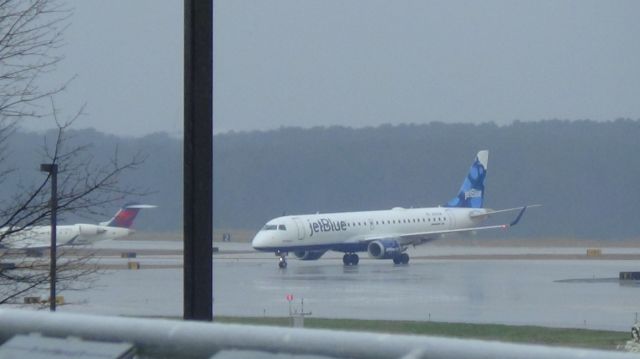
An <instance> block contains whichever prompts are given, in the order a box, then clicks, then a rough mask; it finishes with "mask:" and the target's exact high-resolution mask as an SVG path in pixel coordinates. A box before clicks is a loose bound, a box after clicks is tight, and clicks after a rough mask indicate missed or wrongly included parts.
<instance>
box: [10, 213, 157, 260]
mask: <svg viewBox="0 0 640 359" xmlns="http://www.w3.org/2000/svg"><path fill="white" fill-rule="evenodd" d="M155 207H156V206H152V205H148V204H125V205H124V206H123V207H122V208H120V210H118V212H117V213H116V214H115V215H114V216H113V218H111V219H110V220H108V221H106V222H101V223H99V224H85V223H78V224H71V225H58V226H56V244H57V245H58V246H70V245H82V244H90V243H93V242H97V241H102V240H106V239H116V238H121V237H126V236H128V235H129V234H131V233H133V232H134V230H133V229H131V226H132V225H133V220H134V219H135V218H136V216H137V215H138V212H139V211H140V210H141V209H144V208H155ZM8 230H9V228H6V227H5V228H0V235H1V234H2V233H6V232H7V231H8ZM50 246H51V226H33V227H28V228H24V229H21V230H20V231H18V232H16V233H11V234H8V235H6V236H5V237H4V238H3V239H2V241H1V242H0V248H19V249H27V250H38V249H47V248H49V247H50Z"/></svg>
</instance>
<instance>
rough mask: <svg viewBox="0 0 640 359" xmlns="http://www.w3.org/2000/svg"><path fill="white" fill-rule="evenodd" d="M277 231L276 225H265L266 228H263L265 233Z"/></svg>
mask: <svg viewBox="0 0 640 359" xmlns="http://www.w3.org/2000/svg"><path fill="white" fill-rule="evenodd" d="M276 229H278V226H277V225H275V224H265V226H264V227H262V230H263V231H275V230H276Z"/></svg>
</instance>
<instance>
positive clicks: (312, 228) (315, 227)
mask: <svg viewBox="0 0 640 359" xmlns="http://www.w3.org/2000/svg"><path fill="white" fill-rule="evenodd" d="M346 230H347V222H345V221H339V222H338V221H336V222H334V221H332V220H330V219H328V218H320V219H319V220H317V221H315V222H311V221H309V237H313V234H314V233H318V232H340V231H346Z"/></svg>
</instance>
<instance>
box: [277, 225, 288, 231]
mask: <svg viewBox="0 0 640 359" xmlns="http://www.w3.org/2000/svg"><path fill="white" fill-rule="evenodd" d="M278 229H279V230H281V231H286V230H287V227H285V225H284V224H281V225H279V226H278Z"/></svg>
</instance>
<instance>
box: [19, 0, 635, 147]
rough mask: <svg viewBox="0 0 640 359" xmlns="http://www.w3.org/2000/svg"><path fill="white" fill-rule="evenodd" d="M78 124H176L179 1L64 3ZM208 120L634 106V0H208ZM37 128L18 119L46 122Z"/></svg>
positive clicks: (148, 127)
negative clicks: (69, 20) (210, 103)
mask: <svg viewBox="0 0 640 359" xmlns="http://www.w3.org/2000/svg"><path fill="white" fill-rule="evenodd" d="M67 3H68V4H70V6H71V7H73V8H75V11H74V14H73V18H72V25H71V26H70V28H69V29H68V30H67V33H66V36H65V39H66V42H67V45H66V47H65V48H64V49H63V51H64V54H65V55H66V59H65V60H64V62H63V64H62V65H61V66H60V67H59V69H58V71H57V72H56V73H55V76H52V77H53V79H54V80H60V81H62V80H63V79H65V78H69V77H71V76H73V75H77V78H76V80H75V81H74V82H73V83H72V85H71V86H70V88H69V89H68V91H67V92H66V93H65V94H63V95H61V96H60V97H59V98H58V99H56V103H57V105H58V107H61V108H62V109H63V110H64V111H65V112H67V113H71V112H73V111H74V110H75V109H77V108H78V107H79V106H80V105H81V104H82V103H86V104H87V108H86V111H85V112H86V113H87V115H86V116H84V117H83V118H82V120H81V121H80V122H78V123H77V124H76V128H83V127H93V128H96V129H98V130H100V131H104V132H108V133H114V134H118V135H133V136H139V135H144V134H147V133H152V132H157V131H165V132H169V133H171V134H180V133H181V132H182V70H183V69H182V36H183V35H182V21H183V17H182V16H183V15H182V4H183V3H182V1H175V0H165V1H157V0H144V1H143V0H136V1H129V0H118V1H98V0H75V1H71V0H69V1H67ZM214 4H215V5H214V6H215V10H214V14H215V15H214V16H215V17H214V128H215V129H216V131H217V132H221V131H229V130H236V131H244V130H254V129H261V130H262V129H273V128H278V127H280V126H302V127H311V126H328V125H335V124H340V125H346V126H356V127H361V126H371V125H372V126H376V125H380V124H384V123H393V124H398V123H426V122H431V121H442V122H487V121H494V122H496V123H499V124H505V123H510V122H511V121H513V120H516V119H518V120H521V121H532V120H540V119H550V118H562V119H586V118H589V119H594V120H613V119H615V118H618V117H630V118H640V66H638V63H639V62H640V41H639V40H638V38H639V36H640V21H638V15H639V14H640V1H556V0H553V1H511V0H505V1H500V0H487V1H426V0H415V1H414V0H278V1H269V0H215V1H214ZM43 126H48V124H47V123H45V124H35V123H31V124H29V128H37V129H41V128H43Z"/></svg>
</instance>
